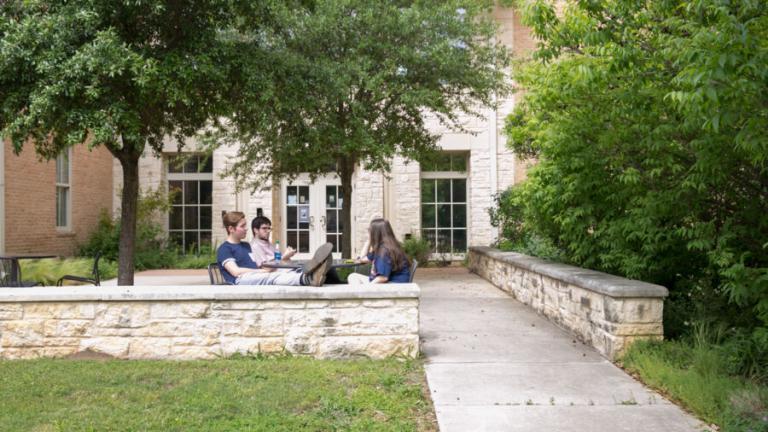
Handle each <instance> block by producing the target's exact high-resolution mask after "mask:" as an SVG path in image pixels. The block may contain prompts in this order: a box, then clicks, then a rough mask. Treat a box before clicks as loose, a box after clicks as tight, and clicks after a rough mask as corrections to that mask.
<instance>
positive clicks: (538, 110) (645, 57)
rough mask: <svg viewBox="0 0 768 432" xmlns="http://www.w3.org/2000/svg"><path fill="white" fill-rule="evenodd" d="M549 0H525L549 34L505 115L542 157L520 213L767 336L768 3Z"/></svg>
mask: <svg viewBox="0 0 768 432" xmlns="http://www.w3.org/2000/svg"><path fill="white" fill-rule="evenodd" d="M555 3H558V2H549V1H541V0H535V1H528V2H521V6H522V7H523V8H524V10H525V22H526V23H527V24H528V25H530V26H531V27H532V28H533V29H534V32H535V33H536V35H537V36H538V37H539V38H540V40H541V43H540V46H539V49H538V51H537V53H536V59H535V60H533V61H531V62H529V63H527V64H526V65H525V66H524V67H521V68H519V69H518V72H517V73H516V74H515V78H516V80H517V81H518V82H519V83H520V85H521V86H522V87H525V88H526V89H527V94H526V96H525V99H524V101H523V103H522V104H520V105H519V106H518V108H517V110H516V111H515V113H513V114H512V115H511V116H510V118H509V120H508V125H507V130H508V133H509V136H510V138H511V141H512V145H513V148H514V149H515V150H516V151H518V152H521V153H528V154H532V155H536V156H538V158H539V161H540V162H539V164H538V165H537V166H536V167H535V168H533V169H532V170H531V171H530V175H529V177H530V178H529V180H528V182H527V183H526V184H525V185H524V186H523V187H522V189H521V190H518V191H516V192H514V193H513V194H512V195H511V196H512V199H514V200H515V203H517V204H519V207H518V208H520V209H522V210H521V212H522V219H523V224H524V225H525V226H526V227H527V229H531V230H534V231H535V232H537V233H538V234H540V235H543V236H544V237H546V238H548V239H550V240H552V241H553V242H554V243H556V244H557V245H559V246H561V247H562V248H563V249H564V250H565V254H566V256H567V258H568V259H569V260H571V261H572V262H575V263H577V264H579V265H584V266H587V267H592V268H597V269H602V270H606V271H610V272H615V273H619V274H624V275H627V276H630V277H635V278H641V279H645V280H650V281H655V282H659V283H662V284H664V285H666V286H668V287H670V288H671V289H672V296H673V297H675V296H681V295H682V297H684V298H693V299H695V300H697V301H696V304H697V305H699V306H702V307H703V308H704V309H705V312H706V313H705V315H703V317H704V318H707V317H709V318H712V319H718V318H719V319H724V320H725V321H726V322H728V323H729V324H730V325H736V326H742V327H744V328H748V329H754V330H756V332H755V335H757V336H759V337H765V338H768V333H766V331H765V329H766V325H767V324H768V217H767V215H768V165H767V164H768V136H767V135H766V134H765V131H766V130H768V4H766V3H765V2H750V1H736V2H733V1H725V0H699V1H694V2H689V1H679V0H669V1H651V2H642V1H630V0H613V1H603V2H593V1H578V2H571V3H568V4H567V5H566V6H565V7H564V8H563V9H562V10H560V11H558V10H557V8H556V5H555ZM673 306H674V304H673ZM734 307H738V308H739V309H738V310H736V311H733V310H732V311H731V312H724V311H727V310H729V309H730V308H734ZM666 311H669V312H672V314H676V313H679V316H680V317H685V316H690V312H691V310H686V311H683V310H675V309H674V308H669V309H667V310H666ZM681 312H682V313H681ZM766 340H768V339H766ZM764 346H768V344H766V345H764Z"/></svg>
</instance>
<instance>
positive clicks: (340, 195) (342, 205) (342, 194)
mask: <svg viewBox="0 0 768 432" xmlns="http://www.w3.org/2000/svg"><path fill="white" fill-rule="evenodd" d="M337 191H338V194H339V203H338V204H337V205H336V207H337V208H342V207H344V192H343V191H342V190H341V186H339V188H338V189H337Z"/></svg>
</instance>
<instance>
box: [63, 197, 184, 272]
mask: <svg viewBox="0 0 768 432" xmlns="http://www.w3.org/2000/svg"><path fill="white" fill-rule="evenodd" d="M171 199H172V197H171V196H169V195H168V194H166V193H165V191H164V190H162V189H161V188H158V189H157V190H152V189H149V190H145V191H142V192H141V193H140V195H139V202H138V210H137V215H136V240H135V245H136V246H135V253H136V255H135V257H134V263H135V265H136V270H148V269H156V268H168V267H175V265H176V261H177V256H178V251H177V249H176V248H175V247H173V246H171V245H169V243H168V238H167V236H166V234H165V231H164V230H163V227H162V225H161V224H160V223H159V222H158V218H159V217H161V214H164V213H165V212H167V211H168V209H169V208H170V202H171ZM119 244H120V218H114V219H113V218H111V217H110V216H109V214H108V213H107V212H106V211H105V212H102V214H101V216H100V218H99V223H98V225H97V227H96V230H95V231H94V232H93V233H92V234H91V236H90V238H89V239H88V241H87V242H86V243H85V244H84V245H82V246H80V248H79V249H78V252H77V255H79V256H82V257H93V256H94V255H95V254H96V252H98V251H101V254H102V257H103V258H105V259H107V260H111V261H117V258H118V250H119Z"/></svg>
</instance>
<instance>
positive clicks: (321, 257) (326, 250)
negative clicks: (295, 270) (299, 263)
mask: <svg viewBox="0 0 768 432" xmlns="http://www.w3.org/2000/svg"><path fill="white" fill-rule="evenodd" d="M331 251H333V244H331V243H326V244H324V245H322V246H320V247H319V248H317V250H315V255H314V256H313V257H312V259H311V260H309V262H307V264H305V265H304V273H307V274H311V273H314V272H315V270H316V269H317V268H318V267H320V264H323V263H324V262H325V261H327V260H328V256H330V255H331Z"/></svg>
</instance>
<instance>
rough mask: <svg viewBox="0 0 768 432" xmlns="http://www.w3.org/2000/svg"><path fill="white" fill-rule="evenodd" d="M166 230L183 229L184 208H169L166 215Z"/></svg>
mask: <svg viewBox="0 0 768 432" xmlns="http://www.w3.org/2000/svg"><path fill="white" fill-rule="evenodd" d="M168 228H170V229H182V228H184V207H181V206H173V207H171V212H170V213H169V214H168Z"/></svg>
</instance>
